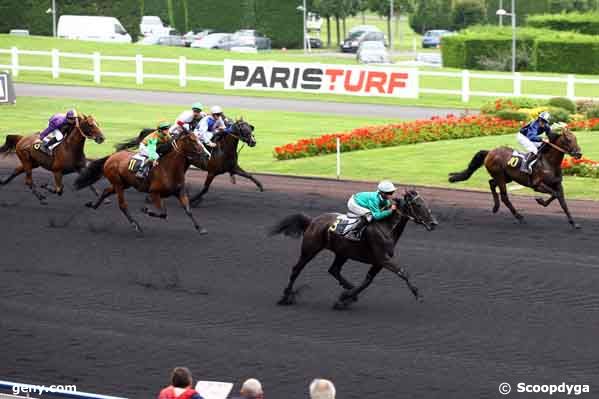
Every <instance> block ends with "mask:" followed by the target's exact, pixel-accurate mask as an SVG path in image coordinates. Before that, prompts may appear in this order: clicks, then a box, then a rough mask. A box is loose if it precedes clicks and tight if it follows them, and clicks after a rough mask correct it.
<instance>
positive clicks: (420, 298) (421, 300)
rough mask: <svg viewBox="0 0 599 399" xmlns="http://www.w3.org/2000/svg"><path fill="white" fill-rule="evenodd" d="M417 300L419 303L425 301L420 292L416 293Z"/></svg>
mask: <svg viewBox="0 0 599 399" xmlns="http://www.w3.org/2000/svg"><path fill="white" fill-rule="evenodd" d="M416 302H418V303H423V302H424V297H423V296H422V295H420V294H418V295H416Z"/></svg>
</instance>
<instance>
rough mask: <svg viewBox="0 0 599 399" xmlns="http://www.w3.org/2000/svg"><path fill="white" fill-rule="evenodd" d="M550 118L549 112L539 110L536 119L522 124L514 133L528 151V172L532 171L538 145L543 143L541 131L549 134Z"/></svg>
mask: <svg viewBox="0 0 599 399" xmlns="http://www.w3.org/2000/svg"><path fill="white" fill-rule="evenodd" d="M550 120H551V115H550V114H549V112H547V111H544V112H541V113H540V114H539V117H538V118H537V119H535V120H534V121H531V122H529V123H528V124H527V125H525V126H523V127H522V128H521V129H520V131H519V132H518V134H516V139H517V140H518V143H520V145H521V146H522V147H524V148H525V149H526V150H527V151H528V155H527V156H526V166H527V168H528V171H529V172H530V173H532V166H533V165H534V163H535V162H536V161H537V154H538V152H539V147H540V146H541V144H542V143H543V139H542V138H541V135H542V134H543V133H545V134H546V135H550V134H551V127H550V126H549V121H550Z"/></svg>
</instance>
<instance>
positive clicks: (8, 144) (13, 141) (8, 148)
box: [0, 134, 23, 154]
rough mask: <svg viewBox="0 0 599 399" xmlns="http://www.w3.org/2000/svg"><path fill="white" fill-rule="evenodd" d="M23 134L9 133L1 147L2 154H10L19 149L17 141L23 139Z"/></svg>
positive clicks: (0, 152)
mask: <svg viewBox="0 0 599 399" xmlns="http://www.w3.org/2000/svg"><path fill="white" fill-rule="evenodd" d="M22 138H23V136H19V135H17V134H9V135H8V136H6V141H5V142H4V145H3V146H2V147H0V154H9V153H11V152H13V151H15V150H16V149H17V143H18V142H19V141H21V139H22Z"/></svg>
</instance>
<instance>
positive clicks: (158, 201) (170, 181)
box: [75, 132, 206, 234]
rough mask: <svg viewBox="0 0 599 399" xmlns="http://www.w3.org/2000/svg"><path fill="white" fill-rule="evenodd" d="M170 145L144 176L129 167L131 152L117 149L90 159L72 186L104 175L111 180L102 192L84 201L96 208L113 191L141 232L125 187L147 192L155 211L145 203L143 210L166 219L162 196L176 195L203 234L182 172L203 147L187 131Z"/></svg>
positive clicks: (95, 179) (124, 211) (85, 184)
mask: <svg viewBox="0 0 599 399" xmlns="http://www.w3.org/2000/svg"><path fill="white" fill-rule="evenodd" d="M170 146H172V150H171V151H170V152H168V153H167V154H165V155H163V156H162V157H161V158H160V159H159V162H158V165H157V166H155V167H154V168H152V170H151V172H150V174H149V176H148V178H146V179H139V178H138V177H136V175H135V172H132V171H130V170H129V162H130V160H131V156H132V153H131V152H129V151H119V152H116V153H114V154H112V155H110V156H107V157H104V158H101V159H98V160H96V161H94V162H92V163H91V164H90V165H89V166H88V167H87V168H86V169H84V170H83V171H82V173H81V175H80V176H79V177H78V178H77V180H76V181H75V188H76V189H77V190H80V189H82V188H84V187H87V186H89V185H90V184H93V183H95V182H96V181H98V180H99V179H100V178H101V177H102V175H104V176H105V177H106V178H107V179H108V181H109V182H110V183H111V186H110V187H108V188H106V189H105V190H104V192H102V195H100V197H99V198H98V199H97V201H96V202H95V203H91V202H90V203H88V204H86V205H87V206H89V207H91V208H93V209H97V208H98V207H99V206H100V205H101V204H102V202H103V201H104V199H105V198H106V197H108V196H110V195H112V194H115V193H116V194H117V196H118V200H119V208H120V209H121V211H122V212H123V214H124V215H125V216H126V217H127V220H128V221H129V223H131V224H132V225H133V227H134V228H135V230H136V231H138V232H142V229H141V226H140V225H139V223H137V221H135V219H133V217H132V216H131V214H130V213H129V209H128V207H127V202H126V201H125V190H126V189H127V188H129V187H134V188H135V189H136V190H137V191H141V192H146V193H149V194H150V199H151V201H152V204H153V205H154V207H155V208H156V210H157V212H155V211H153V210H150V209H148V208H147V207H146V208H143V209H142V211H143V212H144V213H146V214H147V215H149V216H152V217H158V218H163V219H166V216H167V215H166V208H165V207H164V202H163V200H162V198H164V197H168V196H171V195H175V196H177V198H178V199H179V202H180V203H181V206H182V207H183V209H184V210H185V213H186V214H187V216H189V218H190V219H191V221H192V222H193V225H194V227H195V228H196V230H198V231H199V232H200V234H205V233H206V229H204V228H203V227H201V226H200V225H199V224H198V223H197V222H196V220H195V218H194V217H193V214H192V213H191V207H190V206H189V198H188V196H187V190H186V189H185V172H187V169H188V168H189V165H191V163H192V162H199V160H200V158H201V157H202V152H203V149H202V148H201V144H200V143H199V142H198V140H197V138H196V136H195V135H194V134H192V133H189V132H184V133H182V134H180V135H179V137H178V138H177V139H176V140H173V141H172V142H171V144H170Z"/></svg>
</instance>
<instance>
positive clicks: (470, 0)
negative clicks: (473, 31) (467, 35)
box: [451, 0, 487, 30]
mask: <svg viewBox="0 0 599 399" xmlns="http://www.w3.org/2000/svg"><path fill="white" fill-rule="evenodd" d="M451 19H452V22H453V29H454V30H460V29H464V28H466V27H468V26H471V25H476V24H484V23H485V22H486V21H487V13H486V10H485V5H484V4H483V2H482V1H481V0H458V1H457V2H456V3H455V4H454V6H453V10H452V12H451Z"/></svg>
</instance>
